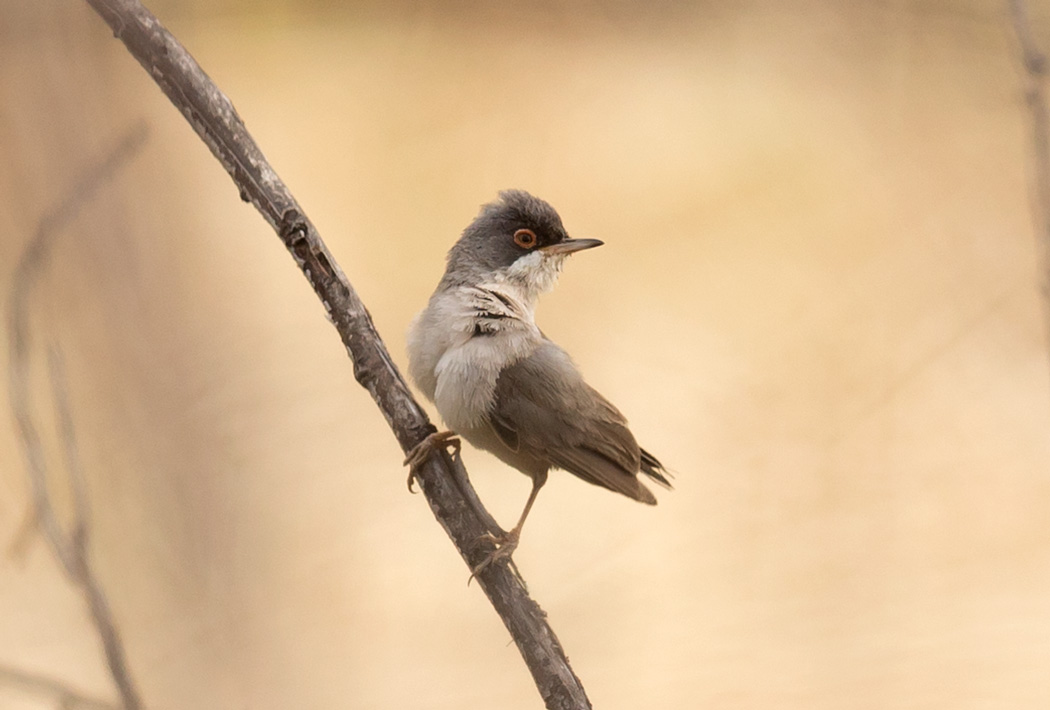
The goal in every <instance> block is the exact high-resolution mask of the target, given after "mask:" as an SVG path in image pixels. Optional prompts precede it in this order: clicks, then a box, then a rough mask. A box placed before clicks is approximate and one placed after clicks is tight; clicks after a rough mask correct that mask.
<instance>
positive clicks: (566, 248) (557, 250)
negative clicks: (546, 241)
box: [540, 239, 605, 254]
mask: <svg viewBox="0 0 1050 710" xmlns="http://www.w3.org/2000/svg"><path fill="white" fill-rule="evenodd" d="M602 244H605V242H603V241H601V240H599V239H563V240H562V241H560V242H558V243H556V244H551V245H549V246H545V247H540V251H542V252H543V253H544V254H572V253H573V252H577V251H583V250H584V249H593V248H594V247H600V246H601V245H602Z"/></svg>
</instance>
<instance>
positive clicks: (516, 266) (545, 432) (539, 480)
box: [405, 190, 670, 574]
mask: <svg viewBox="0 0 1050 710" xmlns="http://www.w3.org/2000/svg"><path fill="white" fill-rule="evenodd" d="M499 198H500V199H499V200H498V201H496V202H492V203H490V204H487V205H484V206H483V207H482V208H481V212H480V213H479V214H478V216H477V217H476V218H475V219H474V221H473V222H472V223H471V224H470V226H468V227H467V228H466V229H465V230H464V231H463V235H462V236H461V237H460V239H459V241H457V242H456V244H455V246H453V247H452V249H451V250H450V251H449V253H448V264H447V268H446V269H445V275H444V277H443V278H442V279H441V282H440V283H439V284H438V287H437V290H435V291H434V294H433V295H432V296H431V297H430V302H429V303H428V305H427V307H426V308H425V309H424V310H423V311H422V312H421V313H419V315H417V316H416V318H415V320H414V321H413V322H412V325H411V327H410V329H409V334H408V355H409V372H410V374H411V376H412V379H413V380H414V381H415V383H416V385H417V386H418V387H419V389H421V390H422V391H423V393H424V394H425V395H426V396H427V397H428V398H429V399H430V400H431V401H433V402H434V404H435V405H436V406H437V409H438V412H439V413H440V414H441V418H442V419H443V420H444V421H445V424H446V425H447V426H448V427H449V429H450V431H444V432H438V433H435V434H431V435H430V436H429V437H427V439H426V440H424V441H423V442H422V443H421V444H420V445H419V446H417V447H416V448H415V449H413V450H412V451H411V452H410V453H409V457H408V458H407V459H406V461H405V463H406V464H408V465H410V466H411V467H412V470H413V471H414V469H415V468H416V467H417V466H419V465H420V464H422V463H423V462H424V461H425V460H426V459H427V457H428V456H429V455H430V454H431V453H432V452H433V451H434V450H435V449H437V448H439V447H443V446H448V445H454V446H456V447H457V449H458V441H456V440H454V438H453V437H455V436H456V435H457V434H458V435H460V436H462V437H463V438H465V439H466V440H467V441H469V442H470V443H471V444H473V445H474V446H476V447H478V448H480V449H484V450H486V451H489V452H491V453H493V454H495V455H496V456H497V457H498V458H499V459H501V460H502V461H504V462H505V463H507V464H509V465H511V466H513V467H514V468H516V469H518V470H519V471H521V472H522V473H525V474H526V475H528V476H530V477H531V478H532V491H531V492H530V493H529V498H528V501H527V502H526V503H525V509H524V510H523V511H522V513H521V517H520V518H519V520H518V523H517V525H515V526H514V527H513V528H512V529H511V530H510V532H508V533H506V534H505V535H502V536H500V538H496V537H495V536H491V535H490V537H492V538H493V540H494V542H496V544H497V545H498V547H497V549H496V551H495V552H494V553H492V554H491V555H490V556H489V557H488V558H486V559H485V560H484V561H483V562H482V563H481V564H480V565H478V566H477V567H476V568H475V569H474V572H475V574H476V573H477V572H478V571H480V569H481V568H483V567H484V566H486V565H488V564H490V563H491V562H493V561H495V560H496V559H499V558H501V557H507V556H509V555H510V553H511V552H512V551H513V550H514V548H515V547H516V546H517V544H518V539H519V536H520V534H521V527H522V525H523V524H524V522H525V518H526V517H528V514H529V510H530V509H531V508H532V504H533V503H534V502H535V500H536V495H537V493H539V490H540V488H541V487H542V486H543V484H544V483H545V482H546V481H547V472H548V471H549V470H550V469H552V468H560V469H564V470H566V471H569V472H570V473H573V474H575V475H577V476H579V477H580V478H582V479H583V480H585V481H587V482H589V483H593V484H596V485H599V486H602V487H604V488H608V489H609V490H612V491H616V492H617V493H622V494H624V495H625V496H627V497H629V498H633V499H634V500H637V501H641V502H642V503H648V504H650V505H655V504H656V497H655V496H653V494H652V492H650V491H649V489H648V488H646V487H645V486H644V485H642V483H641V481H639V480H638V474H639V472H640V473H643V474H645V475H646V476H647V477H648V478H650V479H652V480H653V481H656V482H657V483H659V484H661V485H663V486H666V487H668V488H669V487H670V484H669V482H668V480H667V476H668V474H667V470H666V469H665V468H664V467H663V465H662V464H661V463H660V462H659V461H658V460H657V459H656V457H654V456H653V455H652V454H650V453H649V452H647V451H646V450H645V449H642V448H640V447H639V446H638V443H637V442H636V441H635V439H634V436H633V435H632V434H631V431H630V429H628V428H627V420H626V419H625V418H624V416H623V415H622V414H620V412H619V410H617V409H616V407H614V406H613V405H612V404H611V403H610V402H609V401H608V400H607V399H605V398H604V397H602V396H601V395H600V394H598V392H596V391H595V390H594V389H593V388H592V387H590V386H589V385H588V384H587V383H586V382H584V380H583V377H582V376H581V375H580V373H579V371H578V370H577V369H576V365H575V364H574V363H573V362H572V360H571V359H570V358H569V356H568V354H566V352H565V351H564V350H562V349H561V348H559V347H558V346H557V345H555V344H554V343H553V342H551V341H550V340H548V339H547V337H546V336H544V334H543V333H542V332H541V331H540V329H539V328H538V327H537V326H536V321H535V318H534V310H535V306H536V300H537V298H538V296H539V295H540V294H541V293H543V292H545V291H549V290H550V289H551V288H553V287H554V284H555V282H556V281H557V278H558V274H559V273H560V272H561V268H562V265H563V264H564V263H565V260H566V259H567V258H568V256H569V255H570V254H574V253H576V252H578V251H582V250H584V249H591V248H593V247H597V246H601V245H602V242H600V241H598V240H597V239H572V238H570V237H569V235H568V234H567V233H566V231H565V227H564V226H562V221H561V218H560V217H559V216H558V213H557V212H555V211H554V208H553V207H551V206H550V205H549V204H548V203H547V202H545V201H543V200H541V199H539V198H536V197H533V196H532V195H530V194H529V193H527V192H524V191H522V190H506V191H504V192H501V193H500V194H499ZM412 475H413V474H411V473H410V477H409V483H410V484H411V481H412Z"/></svg>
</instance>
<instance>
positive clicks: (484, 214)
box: [442, 190, 602, 292]
mask: <svg viewBox="0 0 1050 710" xmlns="http://www.w3.org/2000/svg"><path fill="white" fill-rule="evenodd" d="M601 244H602V242H600V241H598V240H597V239H571V238H570V237H569V235H568V233H567V232H566V231H565V227H564V226H563V225H562V223H561V217H559V216H558V213H557V212H555V210H554V208H553V207H551V206H550V204H548V203H547V202H545V201H544V200H541V199H539V198H538V197H533V196H532V195H530V194H529V193H527V192H525V191H524V190H504V191H503V192H500V193H499V200H497V201H496V202H490V203H489V204H487V205H483V206H482V208H481V212H479V213H478V216H477V217H475V218H474V221H473V222H471V223H470V226H469V227H467V228H466V229H465V230H463V236H461V237H460V238H459V241H458V242H456V244H455V246H453V247H452V249H451V250H450V251H449V253H448V268H447V269H446V270H445V278H444V279H443V280H442V285H443V286H446V287H448V286H452V285H458V284H463V283H471V282H476V281H477V280H479V279H496V280H511V281H516V282H519V283H520V285H522V286H524V287H526V289H527V290H528V291H533V292H539V291H544V290H546V289H548V288H550V287H551V286H552V285H553V284H554V280H555V279H556V278H557V275H558V271H559V270H560V269H561V265H562V263H563V262H564V261H565V258H566V257H567V256H568V255H569V254H572V253H573V252H577V251H580V250H582V249H590V248H591V247H596V246H601Z"/></svg>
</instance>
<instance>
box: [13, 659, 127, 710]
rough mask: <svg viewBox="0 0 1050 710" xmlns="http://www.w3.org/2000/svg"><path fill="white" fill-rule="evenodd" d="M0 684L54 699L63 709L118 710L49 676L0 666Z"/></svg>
mask: <svg viewBox="0 0 1050 710" xmlns="http://www.w3.org/2000/svg"><path fill="white" fill-rule="evenodd" d="M0 683H2V684H4V685H8V686H14V687H17V688H22V689H23V690H25V691H27V692H29V693H34V694H36V695H47V696H50V697H53V698H54V699H55V700H56V702H57V703H58V704H59V707H62V708H82V709H85V710H118V708H117V706H116V705H114V704H113V703H109V702H106V701H105V700H99V699H98V698H92V697H90V696H88V695H85V694H84V693H81V692H78V691H76V690H73V689H72V688H70V687H68V686H67V685H65V684H64V683H62V682H61V681H57V680H55V679H54V678H48V677H47V676H42V675H36V674H34V673H27V672H25V671H18V670H15V669H13V668H5V667H3V666H0Z"/></svg>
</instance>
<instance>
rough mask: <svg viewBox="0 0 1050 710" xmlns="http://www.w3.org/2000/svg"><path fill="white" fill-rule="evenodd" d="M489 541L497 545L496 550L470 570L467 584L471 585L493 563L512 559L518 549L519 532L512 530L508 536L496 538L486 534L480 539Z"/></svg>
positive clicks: (479, 539)
mask: <svg viewBox="0 0 1050 710" xmlns="http://www.w3.org/2000/svg"><path fill="white" fill-rule="evenodd" d="M481 540H487V541H489V542H492V543H494V544H495V545H496V549H495V550H493V551H492V552H490V553H489V554H488V555H486V556H485V559H483V560H482V561H481V563H480V564H478V565H477V566H475V567H474V568H473V569H472V570H470V577H469V578H468V579H467V584H470V582H471V580H472V579H474V578H475V577H477V576H478V574H480V573H481V571H482V570H483V569H485V568H486V567H488V566H489V565H491V564H492V563H493V562H497V561H499V560H502V559H508V560H509V559H510V556H511V554H513V553H514V550H516V549H517V548H518V531H517V530H511V531H510V532H508V533H507V534H506V535H503V536H496V535H493V534H492V533H485V534H484V535H482V536H481V537H479V538H478V541H479V542H480V541H481Z"/></svg>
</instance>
